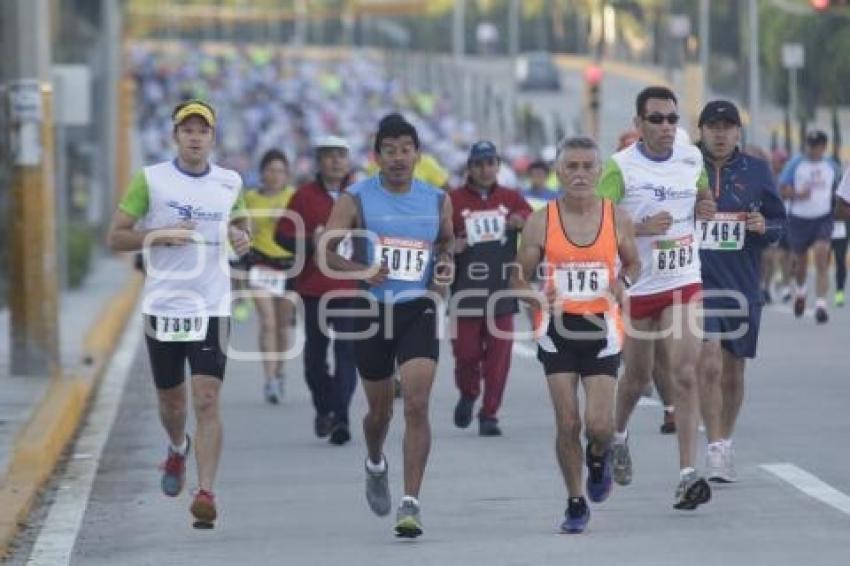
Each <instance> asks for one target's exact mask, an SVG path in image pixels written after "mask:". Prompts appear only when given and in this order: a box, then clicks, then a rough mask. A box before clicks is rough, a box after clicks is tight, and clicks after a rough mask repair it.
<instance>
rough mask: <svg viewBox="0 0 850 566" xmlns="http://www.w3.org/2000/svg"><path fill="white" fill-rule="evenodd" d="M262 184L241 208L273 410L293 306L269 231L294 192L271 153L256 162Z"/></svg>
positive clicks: (279, 396)
mask: <svg viewBox="0 0 850 566" xmlns="http://www.w3.org/2000/svg"><path fill="white" fill-rule="evenodd" d="M260 175H261V177H262V184H261V186H260V188H259V189H258V190H256V191H247V192H246V193H245V205H246V206H247V209H248V212H249V214H250V215H251V223H252V225H253V226H254V241H253V245H252V247H251V253H250V254H248V257H247V258H246V259H247V263H248V265H249V266H250V267H249V268H248V285H249V287H251V289H252V291H251V295H252V296H253V299H254V305H255V306H256V307H257V314H258V315H259V318H260V336H259V342H260V352H262V353H263V374H264V376H265V383H264V385H263V396H264V397H265V399H266V402H267V403H270V404H272V405H277V404H278V403H279V402H280V401H282V400H283V393H284V381H283V380H284V375H283V359H282V358H281V354H282V353H283V352H285V351H286V350H287V349H288V348H289V332H290V327H291V326H292V316H293V311H294V305H293V304H292V301H291V300H289V299H287V298H286V297H285V294H286V290H287V289H288V288H289V287H291V285H289V284H288V281H287V273H286V272H287V271H288V270H290V269H291V268H292V253H291V252H289V251H288V250H285V249H283V248H281V247H280V246H279V245H278V244H277V242H275V240H274V232H275V226H276V225H277V222H278V218H279V217H280V215H281V213H282V211H283V210H284V209H285V208H286V206H287V204H289V199H291V198H292V194H293V193H294V192H295V190H294V189H293V188H292V187H289V186H287V182H288V180H289V161H288V160H287V159H286V155H285V154H284V153H283V152H281V151H278V150H276V149H272V150H269V151H267V152H266V153H265V155H263V158H262V159H261V160H260Z"/></svg>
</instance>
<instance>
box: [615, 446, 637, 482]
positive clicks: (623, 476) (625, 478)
mask: <svg viewBox="0 0 850 566" xmlns="http://www.w3.org/2000/svg"><path fill="white" fill-rule="evenodd" d="M611 452H612V456H613V460H614V481H615V482H617V483H618V484H620V485H629V484H630V483H632V455H631V454H630V453H629V440H628V438H626V441H625V442H623V443H622V444H619V443H617V442H614V443H613V444H612V445H611Z"/></svg>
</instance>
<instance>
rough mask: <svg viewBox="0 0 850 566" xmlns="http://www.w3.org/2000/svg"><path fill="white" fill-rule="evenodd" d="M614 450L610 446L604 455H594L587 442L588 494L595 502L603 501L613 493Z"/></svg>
mask: <svg viewBox="0 0 850 566" xmlns="http://www.w3.org/2000/svg"><path fill="white" fill-rule="evenodd" d="M612 459H613V456H612V452H611V449H610V448H609V449H608V450H606V451H605V454H604V455H602V456H594V455H593V453H592V452H591V451H590V443H588V444H587V451H586V453H585V462H586V464H587V496H588V497H589V498H590V500H591V501H593V502H594V503H602V502H603V501H605V500H606V499H608V496H609V495H611V489H612V488H613V487H614V472H613V468H614V466H613V463H612Z"/></svg>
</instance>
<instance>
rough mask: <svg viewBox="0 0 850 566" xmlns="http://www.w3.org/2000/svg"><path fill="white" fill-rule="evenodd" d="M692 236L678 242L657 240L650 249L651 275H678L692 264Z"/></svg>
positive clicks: (693, 247) (693, 251)
mask: <svg viewBox="0 0 850 566" xmlns="http://www.w3.org/2000/svg"><path fill="white" fill-rule="evenodd" d="M694 243H695V242H694V238H693V236H686V237H684V238H679V239H678V240H658V241H657V242H655V243H654V244H653V249H652V274H653V275H660V276H673V275H680V274H681V273H684V272H685V271H687V270H688V269H689V268H690V267H691V265H693V263H694V253H695V247H696V246H695V245H694Z"/></svg>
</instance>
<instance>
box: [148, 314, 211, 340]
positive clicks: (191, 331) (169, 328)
mask: <svg viewBox="0 0 850 566" xmlns="http://www.w3.org/2000/svg"><path fill="white" fill-rule="evenodd" d="M155 321H156V322H155V324H156V339H157V340H158V341H160V342H200V341H202V340H204V339H205V338H206V336H207V327H208V326H209V323H210V319H209V318H208V317H206V316H192V317H170V316H157V317H155Z"/></svg>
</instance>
